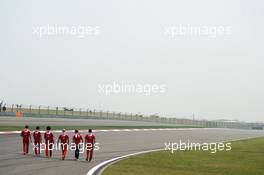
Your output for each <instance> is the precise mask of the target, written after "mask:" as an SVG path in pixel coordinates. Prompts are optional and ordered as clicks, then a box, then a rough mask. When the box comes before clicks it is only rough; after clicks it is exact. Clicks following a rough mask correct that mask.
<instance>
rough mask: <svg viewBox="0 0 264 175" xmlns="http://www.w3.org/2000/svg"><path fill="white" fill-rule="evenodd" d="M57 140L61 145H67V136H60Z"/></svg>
mask: <svg viewBox="0 0 264 175" xmlns="http://www.w3.org/2000/svg"><path fill="white" fill-rule="evenodd" d="M59 140H60V142H61V143H68V142H69V136H68V135H67V134H61V135H60V136H59Z"/></svg>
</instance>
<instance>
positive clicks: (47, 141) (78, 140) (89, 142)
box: [21, 125, 95, 161]
mask: <svg viewBox="0 0 264 175" xmlns="http://www.w3.org/2000/svg"><path fill="white" fill-rule="evenodd" d="M32 135H33V139H34V140H33V141H32V138H31V131H30V130H29V126H28V125H26V126H25V128H24V129H23V130H22V131H21V137H22V141H23V153H24V155H25V154H28V152H29V144H30V143H32V144H33V146H34V152H35V155H36V156H40V152H41V149H42V148H41V145H44V150H45V156H46V157H52V152H53V149H54V145H55V144H56V143H57V145H59V147H60V148H61V151H62V160H65V158H66V155H67V150H68V149H69V147H70V138H69V135H68V134H67V133H66V130H65V129H63V130H62V132H61V134H60V135H59V137H58V139H57V142H56V143H55V138H54V134H53V132H52V131H51V127H50V126H47V128H46V131H45V133H44V142H42V135H41V132H40V127H39V126H37V127H36V130H35V131H34V132H33V134H32ZM71 143H72V144H71V146H74V147H73V149H74V151H75V160H78V159H79V154H80V147H81V144H82V146H84V145H85V148H86V161H91V160H92V158H93V151H94V146H95V135H94V134H93V133H92V129H89V130H88V134H86V135H85V137H84V139H83V137H82V135H81V134H80V133H79V131H78V130H75V131H74V135H73V137H72V142H71Z"/></svg>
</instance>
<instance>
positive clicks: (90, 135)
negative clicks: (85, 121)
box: [85, 134, 95, 146]
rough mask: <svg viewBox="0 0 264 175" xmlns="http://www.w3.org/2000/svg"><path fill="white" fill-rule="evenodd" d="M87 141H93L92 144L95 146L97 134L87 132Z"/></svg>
mask: <svg viewBox="0 0 264 175" xmlns="http://www.w3.org/2000/svg"><path fill="white" fill-rule="evenodd" d="M85 141H86V143H91V144H92V146H94V143H95V136H94V135H93V134H87V135H86V136H85Z"/></svg>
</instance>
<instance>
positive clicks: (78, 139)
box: [72, 133, 83, 145]
mask: <svg viewBox="0 0 264 175" xmlns="http://www.w3.org/2000/svg"><path fill="white" fill-rule="evenodd" d="M72 140H73V142H74V143H75V144H76V145H78V144H79V143H81V141H83V138H82V136H81V134H79V133H78V134H74V136H73V138H72Z"/></svg>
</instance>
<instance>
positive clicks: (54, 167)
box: [0, 129, 264, 175]
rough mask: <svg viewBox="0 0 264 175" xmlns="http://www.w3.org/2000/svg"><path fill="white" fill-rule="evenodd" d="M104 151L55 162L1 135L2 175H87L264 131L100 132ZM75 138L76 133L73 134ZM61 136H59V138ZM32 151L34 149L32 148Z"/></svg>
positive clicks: (14, 137) (57, 156)
mask: <svg viewBox="0 0 264 175" xmlns="http://www.w3.org/2000/svg"><path fill="white" fill-rule="evenodd" d="M95 134H96V136H97V142H99V143H100V150H99V151H97V152H95V158H94V160H93V162H91V163H88V162H86V161H84V156H85V155H84V154H82V155H81V158H80V160H79V161H75V160H73V152H69V154H68V157H67V159H68V160H65V161H61V160H60V157H61V156H60V155H61V154H60V152H59V151H56V152H55V155H54V157H53V158H52V159H47V158H43V157H40V158H37V157H34V156H32V152H33V151H32V150H30V152H31V153H30V155H27V156H24V155H22V153H21V151H22V146H21V138H20V137H19V135H18V134H10V135H0V174H6V175H14V174H19V175H31V174H32V175H33V174H34V175H36V174H38V175H53V174H54V175H55V174H56V175H72V174H80V175H85V174H86V173H87V172H88V170H89V169H91V168H92V167H93V166H95V165H96V164H98V163H100V162H102V161H104V160H108V159H111V158H114V157H117V156H122V155H125V154H129V153H134V152H139V151H144V150H150V149H157V148H164V142H178V141H179V139H181V140H186V141H187V140H190V141H192V142H199V143H202V142H215V141H223V140H233V139H241V138H251V137H259V136H264V131H252V130H234V129H194V130H189V129H186V130H184V129H180V130H177V131H130V132H127V131H120V132H96V133H95ZM71 135H72V134H71ZM56 137H57V135H56ZM31 148H32V147H31Z"/></svg>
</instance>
